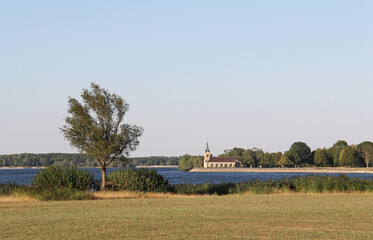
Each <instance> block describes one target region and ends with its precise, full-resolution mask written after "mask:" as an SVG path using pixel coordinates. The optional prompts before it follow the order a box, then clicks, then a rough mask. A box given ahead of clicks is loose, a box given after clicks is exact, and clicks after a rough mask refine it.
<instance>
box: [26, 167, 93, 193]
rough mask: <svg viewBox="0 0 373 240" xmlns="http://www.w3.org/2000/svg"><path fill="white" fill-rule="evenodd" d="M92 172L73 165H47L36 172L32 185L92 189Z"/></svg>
mask: <svg viewBox="0 0 373 240" xmlns="http://www.w3.org/2000/svg"><path fill="white" fill-rule="evenodd" d="M93 178H94V177H93V174H92V173H89V172H88V171H87V170H82V169H78V168H77V167H75V166H70V167H55V166H49V167H48V168H46V169H42V170H41V171H40V172H38V173H37V174H36V175H35V177H34V179H33V185H34V186H37V187H45V188H73V189H77V190H88V189H92V186H93Z"/></svg>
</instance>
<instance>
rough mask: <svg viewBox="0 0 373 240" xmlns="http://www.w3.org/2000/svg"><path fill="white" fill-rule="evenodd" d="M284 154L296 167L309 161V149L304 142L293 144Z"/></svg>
mask: <svg viewBox="0 0 373 240" xmlns="http://www.w3.org/2000/svg"><path fill="white" fill-rule="evenodd" d="M285 154H286V155H287V156H288V157H289V159H290V160H291V161H292V162H294V163H295V164H296V165H305V164H307V163H310V160H311V148H310V147H308V145H307V144H306V143H304V142H295V143H293V144H292V145H291V147H290V149H289V151H287V152H286V153H285Z"/></svg>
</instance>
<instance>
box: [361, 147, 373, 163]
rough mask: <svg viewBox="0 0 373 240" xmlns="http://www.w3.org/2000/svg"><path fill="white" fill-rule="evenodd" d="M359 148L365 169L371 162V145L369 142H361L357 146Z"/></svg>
mask: <svg viewBox="0 0 373 240" xmlns="http://www.w3.org/2000/svg"><path fill="white" fill-rule="evenodd" d="M359 148H360V151H361V153H362V155H363V158H364V161H365V163H366V164H367V167H369V163H370V162H371V161H372V160H373V143H372V142H369V141H365V142H362V143H360V144H359Z"/></svg>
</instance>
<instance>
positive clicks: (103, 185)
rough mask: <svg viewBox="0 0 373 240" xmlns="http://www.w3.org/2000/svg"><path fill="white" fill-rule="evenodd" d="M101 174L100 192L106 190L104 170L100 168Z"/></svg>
mask: <svg viewBox="0 0 373 240" xmlns="http://www.w3.org/2000/svg"><path fill="white" fill-rule="evenodd" d="M101 172H102V182H101V191H105V190H106V168H101Z"/></svg>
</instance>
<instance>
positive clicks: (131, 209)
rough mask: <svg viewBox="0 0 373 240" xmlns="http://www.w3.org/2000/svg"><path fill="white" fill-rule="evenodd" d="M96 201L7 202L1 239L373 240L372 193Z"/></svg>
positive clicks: (1, 211)
mask: <svg viewBox="0 0 373 240" xmlns="http://www.w3.org/2000/svg"><path fill="white" fill-rule="evenodd" d="M96 197H100V198H103V199H102V200H88V201H53V202H43V201H24V202H23V201H14V199H13V201H12V200H9V199H8V201H2V202H1V203H0V233H1V239H373V195H372V194H278V195H227V196H177V197H175V196H172V195H157V194H155V195H148V196H146V194H145V195H142V196H137V197H136V196H133V195H131V194H127V195H123V196H120V195H116V196H113V195H112V196H110V195H106V196H96ZM109 198H118V199H109ZM120 198H122V199H120Z"/></svg>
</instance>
